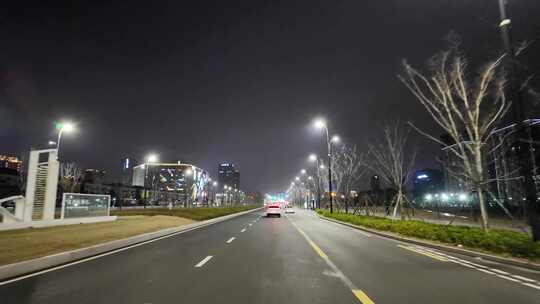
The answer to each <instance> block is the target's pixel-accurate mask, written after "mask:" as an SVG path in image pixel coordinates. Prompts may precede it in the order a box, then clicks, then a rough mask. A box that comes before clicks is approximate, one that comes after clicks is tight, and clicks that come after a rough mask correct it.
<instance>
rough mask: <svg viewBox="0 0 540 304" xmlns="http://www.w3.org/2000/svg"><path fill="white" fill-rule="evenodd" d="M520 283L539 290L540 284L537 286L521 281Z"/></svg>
mask: <svg viewBox="0 0 540 304" xmlns="http://www.w3.org/2000/svg"><path fill="white" fill-rule="evenodd" d="M521 284H523V285H525V286H529V287H532V288H535V289H538V290H540V286H537V285H534V284H531V283H521Z"/></svg>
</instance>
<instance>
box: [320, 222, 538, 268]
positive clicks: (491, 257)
mask: <svg viewBox="0 0 540 304" xmlns="http://www.w3.org/2000/svg"><path fill="white" fill-rule="evenodd" d="M317 216H318V217H319V218H320V219H322V220H325V221H329V222H334V223H337V224H341V225H344V226H348V227H351V228H354V229H358V230H363V231H366V232H369V233H372V234H375V235H379V236H382V237H385V238H389V239H393V240H398V241H402V242H406V243H412V244H415V245H421V246H425V247H430V248H434V249H439V250H442V251H447V252H453V253H459V254H463V255H466V256H470V257H474V258H476V257H480V258H482V259H484V260H488V261H493V262H498V263H502V264H509V265H513V266H518V267H523V268H527V269H534V270H538V271H540V264H537V263H532V262H527V261H522V260H517V259H513V258H505V257H500V256H496V255H492V254H488V253H484V252H479V251H473V250H468V249H463V248H457V247H452V246H448V245H442V244H437V243H432V242H429V241H425V240H419V239H413V238H408V237H403V236H400V235H398V234H395V233H390V232H383V231H379V230H374V229H370V228H366V227H362V226H358V225H354V224H350V223H347V222H342V221H339V220H335V219H331V218H328V217H325V216H322V215H320V214H318V213H317Z"/></svg>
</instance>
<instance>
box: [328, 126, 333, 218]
mask: <svg viewBox="0 0 540 304" xmlns="http://www.w3.org/2000/svg"><path fill="white" fill-rule="evenodd" d="M326 142H327V143H328V196H329V197H330V213H334V206H333V202H334V198H333V196H332V142H331V141H330V136H329V134H328V129H326Z"/></svg>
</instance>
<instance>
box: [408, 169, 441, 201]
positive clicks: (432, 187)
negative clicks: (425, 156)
mask: <svg viewBox="0 0 540 304" xmlns="http://www.w3.org/2000/svg"><path fill="white" fill-rule="evenodd" d="M443 190H444V178H443V173H442V171H441V170H437V169H423V170H419V171H416V172H415V173H414V175H413V191H412V192H413V197H414V198H415V199H421V198H423V197H424V195H426V194H428V193H437V192H441V191H443Z"/></svg>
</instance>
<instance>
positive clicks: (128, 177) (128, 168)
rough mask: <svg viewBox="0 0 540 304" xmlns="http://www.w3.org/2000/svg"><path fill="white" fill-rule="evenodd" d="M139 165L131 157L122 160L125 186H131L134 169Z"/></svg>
mask: <svg viewBox="0 0 540 304" xmlns="http://www.w3.org/2000/svg"><path fill="white" fill-rule="evenodd" d="M136 165H137V161H136V160H135V159H133V158H131V157H126V158H124V159H122V169H121V179H122V180H121V182H122V184H124V185H131V183H132V181H133V167H135V166H136Z"/></svg>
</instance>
